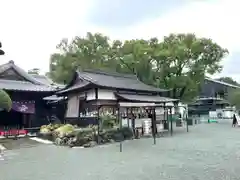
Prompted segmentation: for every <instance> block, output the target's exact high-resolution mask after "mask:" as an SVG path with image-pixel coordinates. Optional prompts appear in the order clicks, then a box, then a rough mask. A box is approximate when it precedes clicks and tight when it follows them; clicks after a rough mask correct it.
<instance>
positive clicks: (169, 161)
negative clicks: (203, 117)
mask: <svg viewBox="0 0 240 180" xmlns="http://www.w3.org/2000/svg"><path fill="white" fill-rule="evenodd" d="M189 130H190V132H189V133H186V132H182V133H178V134H175V135H174V136H173V137H164V138H159V139H157V144H156V145H152V144H153V141H152V139H141V140H134V141H128V142H124V144H123V152H122V153H120V152H119V145H118V144H113V145H108V146H102V147H95V148H91V149H70V148H64V147H56V146H53V145H38V146H36V147H31V148H22V149H15V150H11V151H8V152H7V153H6V155H7V156H8V157H6V160H5V161H0V176H1V177H0V179H1V180H30V179H31V180H43V179H44V180H80V179H83V180H108V179H109V180H122V179H124V180H158V179H161V180H170V179H171V180H206V179H208V180H221V179H222V180H228V179H229V180H235V179H236V180H239V179H240V136H239V135H240V128H231V125H230V124H203V125H198V126H195V127H190V128H189ZM8 153H9V155H8Z"/></svg>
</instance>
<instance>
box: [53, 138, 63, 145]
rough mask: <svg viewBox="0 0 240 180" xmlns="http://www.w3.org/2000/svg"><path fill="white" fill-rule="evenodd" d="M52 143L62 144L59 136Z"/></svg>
mask: <svg viewBox="0 0 240 180" xmlns="http://www.w3.org/2000/svg"><path fill="white" fill-rule="evenodd" d="M54 144H56V145H58V146H60V145H61V144H62V139H61V138H59V137H58V138H56V139H55V141H54Z"/></svg>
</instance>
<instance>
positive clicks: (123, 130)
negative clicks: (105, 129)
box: [120, 127, 133, 139]
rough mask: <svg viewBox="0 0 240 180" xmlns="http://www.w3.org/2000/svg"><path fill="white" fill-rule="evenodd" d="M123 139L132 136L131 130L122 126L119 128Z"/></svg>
mask: <svg viewBox="0 0 240 180" xmlns="http://www.w3.org/2000/svg"><path fill="white" fill-rule="evenodd" d="M120 132H121V133H122V135H123V137H124V139H131V138H132V137H133V131H132V129H131V128H129V127H123V128H121V129H120Z"/></svg>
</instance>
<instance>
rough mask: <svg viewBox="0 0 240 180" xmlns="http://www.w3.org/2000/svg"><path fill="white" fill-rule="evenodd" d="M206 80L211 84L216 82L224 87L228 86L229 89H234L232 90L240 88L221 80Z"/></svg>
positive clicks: (206, 78)
mask: <svg viewBox="0 0 240 180" xmlns="http://www.w3.org/2000/svg"><path fill="white" fill-rule="evenodd" d="M205 80H207V81H211V82H214V83H218V84H222V85H224V86H228V87H232V88H240V86H236V85H233V84H229V83H226V82H223V81H219V80H216V79H211V78H208V77H205Z"/></svg>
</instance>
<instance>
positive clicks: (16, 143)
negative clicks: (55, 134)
mask: <svg viewBox="0 0 240 180" xmlns="http://www.w3.org/2000/svg"><path fill="white" fill-rule="evenodd" d="M0 144H2V145H3V146H4V147H5V148H6V149H7V150H13V149H20V148H30V147H34V146H37V145H39V143H38V142H36V141H33V140H31V139H29V138H27V137H22V138H17V139H14V138H6V139H0Z"/></svg>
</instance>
